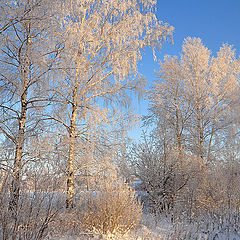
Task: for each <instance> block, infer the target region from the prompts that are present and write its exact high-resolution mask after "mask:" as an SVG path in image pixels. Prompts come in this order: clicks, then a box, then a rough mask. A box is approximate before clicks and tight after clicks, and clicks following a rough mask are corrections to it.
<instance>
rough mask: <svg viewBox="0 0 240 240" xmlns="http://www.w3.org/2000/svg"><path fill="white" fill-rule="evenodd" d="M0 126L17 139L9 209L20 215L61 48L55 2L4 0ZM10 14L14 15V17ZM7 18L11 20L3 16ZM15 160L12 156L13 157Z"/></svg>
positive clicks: (11, 139)
mask: <svg viewBox="0 0 240 240" xmlns="http://www.w3.org/2000/svg"><path fill="white" fill-rule="evenodd" d="M0 7H1V11H2V13H3V15H2V19H1V26H2V27H1V35H0V36H1V39H2V43H1V49H0V61H1V66H0V119H1V120H0V131H1V133H3V134H4V136H5V139H6V140H8V141H11V142H12V144H13V149H14V150H13V151H14V154H12V155H13V159H12V160H13V163H12V162H10V163H9V164H8V167H9V169H11V174H12V185H11V188H10V202H9V209H10V210H11V211H12V213H13V216H16V214H17V209H18V199H19V191H20V178H21V176H20V175H21V171H22V168H23V167H24V165H25V164H26V163H27V162H28V161H29V160H30V159H29V158H28V156H27V154H26V155H25V156H24V151H25V150H24V148H25V146H26V144H27V139H29V138H30V137H31V136H34V135H35V136H36V134H37V131H38V130H39V128H38V127H39V126H40V125H41V124H40V123H41V121H40V119H41V112H42V110H43V108H44V107H45V106H46V103H47V100H48V97H47V96H48V94H47V91H45V90H46V89H47V88H48V85H49V84H48V78H47V74H48V72H49V71H50V69H51V68H52V65H53V63H54V61H55V59H56V57H57V55H58V53H59V46H58V45H57V44H54V43H53V42H51V40H52V39H50V37H49V32H50V31H52V30H53V27H52V26H53V25H52V24H53V21H52V20H53V19H52V20H51V16H52V15H51V11H50V9H51V7H50V4H49V2H48V1H45V0H38V1H33V0H19V1H1V6H0ZM9 16H10V20H9ZM4 20H6V21H5V22H4ZM10 160H11V159H10Z"/></svg>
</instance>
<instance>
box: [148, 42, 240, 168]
mask: <svg viewBox="0 0 240 240" xmlns="http://www.w3.org/2000/svg"><path fill="white" fill-rule="evenodd" d="M160 67H161V68H160V71H159V74H158V77H159V78H158V80H157V81H156V82H155V84H154V86H153V88H152V90H151V94H150V95H149V98H150V100H151V105H150V111H151V112H150V117H156V118H157V119H158V120H159V121H160V122H162V123H163V121H162V120H161V119H162V118H164V119H167V121H168V122H169V125H168V126H169V127H170V128H171V129H172V130H174V132H175V142H177V143H178V148H179V149H180V148H181V145H182V144H180V142H183V139H184V145H185V147H186V148H187V150H188V151H191V152H192V154H194V155H196V156H198V157H199V160H200V161H201V162H202V164H208V163H209V162H210V161H211V159H212V157H213V155H212V154H213V145H215V148H216V147H217V144H221V142H222V140H219V137H220V133H221V138H222V139H223V138H224V131H225V129H226V127H227V126H230V125H231V124H233V118H232V114H230V113H231V109H233V106H234V105H236V104H238V105H239V103H236V101H235V102H234V100H233V98H232V95H235V93H237V92H238V91H239V80H238V79H239V74H240V63H239V59H237V58H236V56H235V51H234V50H233V48H232V46H229V45H227V44H224V45H223V46H222V47H221V48H220V50H219V52H218V54H217V56H216V57H214V56H211V52H210V51H209V50H208V49H207V48H206V47H205V46H204V45H203V44H202V42H201V40H200V39H199V38H187V39H185V41H184V43H183V47H182V54H181V57H180V58H178V57H173V58H172V57H166V58H165V60H164V62H162V63H161V64H160Z"/></svg>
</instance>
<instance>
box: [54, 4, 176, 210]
mask: <svg viewBox="0 0 240 240" xmlns="http://www.w3.org/2000/svg"><path fill="white" fill-rule="evenodd" d="M155 4H156V2H155V1H141V0H130V1H126V0H124V1H122V0H121V1H120V0H114V1H103V0H87V1H79V0H71V1H67V2H63V6H62V8H63V9H64V10H65V12H64V15H63V16H62V23H63V24H62V30H61V34H62V37H63V39H65V46H64V47H65V48H64V51H65V52H64V54H63V56H62V58H61V61H60V63H59V64H60V66H59V68H60V69H61V70H62V71H61V73H60V74H59V75H60V77H59V79H58V80H57V82H58V83H57V85H58V86H59V88H55V95H56V99H58V100H56V101H58V102H59V103H60V105H59V106H61V107H60V109H65V110H67V112H68V114H69V115H68V118H67V119H65V120H64V119H63V118H62V117H60V115H58V114H54V115H52V116H51V117H52V119H54V120H55V121H56V122H58V123H59V124H61V125H62V126H64V128H65V129H66V130H67V136H68V151H69V154H68V160H67V162H68V174H67V194H68V199H67V203H66V205H67V208H68V207H72V206H73V194H74V190H73V189H74V161H75V158H76V139H77V138H78V137H81V139H84V136H85V135H84V133H86V130H87V132H90V131H89V130H88V129H89V128H91V126H93V125H94V124H93V123H92V122H90V121H91V120H90V119H92V120H93V118H92V117H91V116H93V114H94V112H95V113H96V109H99V110H98V116H97V117H96V118H95V117H94V119H95V120H94V121H97V122H101V121H103V120H100V119H104V118H105V119H108V118H109V111H108V110H109V109H110V107H112V106H115V107H116V106H117V108H118V107H119V106H120V105H121V106H124V107H127V106H128V103H129V102H128V100H129V93H130V92H131V91H138V90H140V89H141V88H142V85H143V84H142V82H141V81H140V80H139V79H138V75H137V63H138V61H139V60H141V57H142V50H143V48H144V47H145V46H147V45H149V46H152V47H153V49H155V50H156V49H159V48H160V46H161V44H162V42H163V41H164V40H166V39H167V38H168V37H169V36H171V34H172V30H173V29H172V27H170V26H169V25H168V24H164V23H162V22H160V21H158V20H157V18H156V15H155V14H154V11H153V8H154V6H155ZM106 106H108V107H106ZM103 108H104V110H103ZM112 109H113V112H115V111H116V108H115V109H114V108H112ZM55 113H56V111H55ZM103 113H104V114H103ZM104 115H105V116H104ZM87 116H88V117H87ZM89 116H90V117H89ZM95 116H96V114H95ZM100 116H102V117H100Z"/></svg>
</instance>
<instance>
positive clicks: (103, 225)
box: [81, 179, 142, 237]
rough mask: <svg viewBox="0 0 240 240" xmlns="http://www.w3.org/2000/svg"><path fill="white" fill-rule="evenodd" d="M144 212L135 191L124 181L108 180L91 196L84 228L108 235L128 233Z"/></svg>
mask: <svg viewBox="0 0 240 240" xmlns="http://www.w3.org/2000/svg"><path fill="white" fill-rule="evenodd" d="M141 214H142V206H141V204H140V203H139V202H138V201H137V200H136V196H135V191H134V190H133V189H132V188H131V187H129V186H128V185H127V184H125V183H124V182H122V181H116V180H113V179H110V180H109V179H107V180H105V181H104V182H103V183H102V184H101V186H100V188H99V189H98V190H97V191H96V192H93V193H91V194H89V195H88V196H87V198H86V206H85V211H84V213H82V216H81V219H82V227H83V228H84V229H86V230H87V231H88V232H92V233H97V234H100V235H101V236H105V237H106V236H114V235H118V236H119V235H124V234H126V233H127V232H129V231H130V230H132V229H134V228H135V227H136V226H137V225H138V223H139V221H140V220H141Z"/></svg>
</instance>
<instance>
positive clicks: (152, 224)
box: [50, 214, 240, 240]
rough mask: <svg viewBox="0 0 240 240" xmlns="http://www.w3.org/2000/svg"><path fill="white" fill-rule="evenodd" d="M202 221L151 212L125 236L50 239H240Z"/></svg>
mask: <svg viewBox="0 0 240 240" xmlns="http://www.w3.org/2000/svg"><path fill="white" fill-rule="evenodd" d="M203 226H204V225H202V223H201V224H200V223H199V222H195V223H191V224H190V223H186V222H185V223H184V222H182V223H175V224H174V223H172V222H171V220H170V219H169V218H166V217H163V218H161V219H159V221H156V220H155V218H154V217H153V216H152V215H151V214H144V216H143V220H142V222H141V224H140V225H139V227H138V228H137V229H136V230H134V231H132V232H130V233H128V234H126V235H124V236H122V237H121V236H115V237H113V236H110V235H109V236H104V238H101V237H100V236H97V235H95V236H94V235H92V236H90V235H88V236H87V235H82V236H78V237H68V236H63V237H61V238H59V237H58V238H51V239H50V240H100V239H104V240H110V239H111V240H240V232H229V229H228V228H223V229H220V228H216V229H211V228H209V229H206V228H204V227H203Z"/></svg>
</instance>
